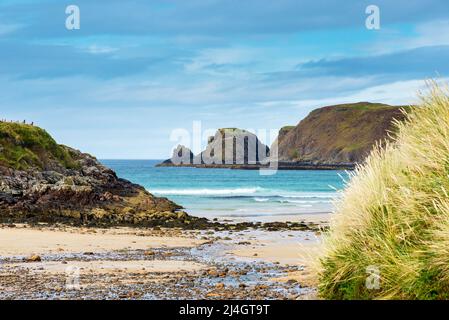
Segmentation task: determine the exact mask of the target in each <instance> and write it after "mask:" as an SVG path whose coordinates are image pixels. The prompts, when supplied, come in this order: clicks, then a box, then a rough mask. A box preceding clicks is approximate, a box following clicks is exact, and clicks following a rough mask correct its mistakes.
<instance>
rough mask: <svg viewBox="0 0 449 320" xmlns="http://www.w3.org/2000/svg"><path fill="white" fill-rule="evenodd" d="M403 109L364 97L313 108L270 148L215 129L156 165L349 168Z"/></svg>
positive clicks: (388, 132)
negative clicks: (203, 141) (196, 146)
mask: <svg viewBox="0 0 449 320" xmlns="http://www.w3.org/2000/svg"><path fill="white" fill-rule="evenodd" d="M407 108H408V107H404V106H390V105H387V104H381V103H370V102H358V103H353V104H341V105H334V106H327V107H323V108H319V109H316V110H314V111H312V112H311V113H310V114H309V115H308V116H307V117H306V118H304V119H303V120H302V121H300V122H299V123H298V124H297V125H296V126H285V127H283V128H281V129H280V130H279V135H278V138H277V139H276V141H275V142H274V143H273V144H272V146H271V149H269V148H268V147H267V146H265V145H264V144H263V143H261V142H260V141H259V139H258V138H257V136H255V135H254V134H252V133H250V132H248V131H246V130H242V129H235V128H233V129H219V130H218V131H217V133H216V134H215V136H213V137H210V138H209V141H208V145H207V147H206V149H205V150H204V151H203V152H201V153H200V154H198V155H196V156H195V155H194V154H193V153H192V151H191V150H190V149H189V148H188V147H186V146H183V145H179V146H178V147H177V148H176V149H175V150H174V151H173V155H172V157H171V158H170V159H168V160H166V161H164V162H163V163H161V164H159V166H186V167H198V168H231V169H259V168H264V167H268V166H269V165H270V163H271V164H273V163H276V167H277V168H278V169H280V170H313V169H319V170H336V169H353V168H354V167H355V166H356V164H357V163H360V162H362V161H363V160H364V159H365V158H366V157H367V156H368V154H369V153H370V150H371V149H372V148H373V146H374V145H375V144H376V143H382V142H383V141H385V140H391V139H392V137H393V136H394V131H395V126H394V122H395V121H402V120H403V119H404V118H405V114H404V112H403V110H404V109H407ZM248 141H252V143H251V142H248ZM225 155H228V156H226V157H225ZM205 159H207V160H205Z"/></svg>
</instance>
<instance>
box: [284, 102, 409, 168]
mask: <svg viewBox="0 0 449 320" xmlns="http://www.w3.org/2000/svg"><path fill="white" fill-rule="evenodd" d="M393 119H397V120H403V119H404V115H403V114H402V112H401V107H394V106H389V105H385V104H373V103H368V102H359V103H354V104H343V105H336V106H329V107H324V108H320V109H316V110H314V111H312V112H311V113H310V114H309V115H308V116H307V117H306V118H304V119H303V120H302V121H301V122H300V123H299V124H298V125H297V126H296V127H293V128H291V127H287V128H286V129H281V132H280V135H279V138H278V141H279V144H278V157H279V161H295V162H312V163H329V164H337V163H357V162H360V161H362V160H363V159H364V158H365V157H366V156H367V155H368V154H369V152H370V150H371V149H372V147H373V145H374V144H375V143H376V141H382V140H384V139H388V135H387V134H388V132H389V131H391V130H392V129H393V126H392V121H393Z"/></svg>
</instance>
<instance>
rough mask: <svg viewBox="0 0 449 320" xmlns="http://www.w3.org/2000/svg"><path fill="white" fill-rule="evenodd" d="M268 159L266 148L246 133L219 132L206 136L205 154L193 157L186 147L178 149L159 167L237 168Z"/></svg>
mask: <svg viewBox="0 0 449 320" xmlns="http://www.w3.org/2000/svg"><path fill="white" fill-rule="evenodd" d="M268 156H269V148H268V147H267V146H266V145H264V144H263V143H262V142H260V141H259V139H258V138H257V136H256V135H255V134H253V133H251V132H249V131H246V130H242V129H237V128H224V129H219V130H217V132H216V133H215V135H214V136H212V137H209V139H208V144H207V147H206V149H205V150H204V151H202V152H201V153H199V154H198V155H196V156H194V155H193V153H192V152H191V151H190V149H189V148H187V147H185V146H181V145H180V146H178V147H177V148H176V149H175V150H174V151H173V155H172V157H171V158H170V159H168V160H166V161H164V162H163V163H162V164H160V165H161V166H171V165H175V166H176V165H180V166H183V165H194V166H211V167H214V166H220V167H226V166H239V165H256V164H259V163H260V162H261V161H263V160H264V159H266V158H267V157H268Z"/></svg>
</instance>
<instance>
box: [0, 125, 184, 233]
mask: <svg viewBox="0 0 449 320" xmlns="http://www.w3.org/2000/svg"><path fill="white" fill-rule="evenodd" d="M178 209H180V207H179V206H178V205H176V204H175V203H173V202H171V201H169V200H167V199H165V198H157V197H154V196H153V195H151V194H150V193H148V192H147V191H146V190H145V189H144V188H143V187H141V186H139V185H136V184H133V183H131V182H129V181H127V180H124V179H120V178H118V177H117V176H116V174H115V172H114V171H112V170H110V169H109V168H106V167H105V166H103V165H102V164H100V163H99V162H98V161H97V160H96V159H95V158H94V157H92V156H91V155H89V154H85V153H81V152H80V151H77V150H74V149H72V148H69V147H66V146H63V145H58V144H57V143H56V142H55V141H54V140H53V139H52V138H51V136H50V135H48V133H47V132H45V131H44V130H42V129H40V128H38V127H35V126H31V125H25V124H18V123H6V122H0V221H3V222H72V223H82V224H92V225H111V224H130V225H147V226H153V225H167V226H172V225H173V226H178V225H182V224H183V223H184V222H185V220H189V219H190V218H191V217H189V216H187V215H186V214H185V213H184V212H178V211H177V210H178Z"/></svg>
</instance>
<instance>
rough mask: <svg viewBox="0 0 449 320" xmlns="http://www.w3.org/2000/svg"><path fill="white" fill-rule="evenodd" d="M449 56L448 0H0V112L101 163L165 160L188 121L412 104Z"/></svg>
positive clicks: (252, 119)
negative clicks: (370, 21)
mask: <svg viewBox="0 0 449 320" xmlns="http://www.w3.org/2000/svg"><path fill="white" fill-rule="evenodd" d="M71 4H74V5H77V6H78V7H79V8H80V13H81V28H80V30H71V31H69V30H67V29H66V28H65V20H66V17H67V15H66V14H65V8H66V7H67V6H68V5H71ZM371 4H374V5H377V6H378V7H379V8H380V18H381V28H380V30H368V29H366V28H365V19H366V17H367V15H366V14H365V8H366V7H367V6H368V5H371ZM448 57H449V2H448V1H447V0H440V1H438V0H428V1H424V0H422V1H418V0H416V1H405V0H395V1H388V0H382V1H380V0H374V1H373V0H370V1H347V0H346V1H343V0H340V1H335V0H334V1H332V0H331V1H329V0H327V1H323V0H313V1H302V0H276V1H272V0H239V1H236V0H164V1H162V0H150V1H149V0H133V1H123V0H120V1H119V0H108V1H103V0H99V1H98V0H97V1H91V0H72V1H70V2H66V1H61V0H53V1H49V0H47V1H46V0H42V1H31V0H27V1H25V0H14V1H11V0H0V61H1V63H0V87H1V88H2V90H1V94H0V117H1V118H8V119H14V120H23V119H26V120H28V121H34V122H35V123H37V124H38V125H40V126H42V127H44V128H45V129H47V131H49V132H50V133H51V134H52V135H53V136H54V137H55V138H56V139H57V140H58V142H60V143H64V144H67V145H70V146H73V147H75V148H78V149H80V150H82V151H85V152H89V153H92V154H94V155H96V156H97V157H99V158H127V159H131V158H157V159H162V158H166V157H168V155H169V153H170V150H171V148H172V147H173V145H174V144H176V142H174V141H170V133H171V132H172V130H173V129H176V128H185V129H187V130H191V129H192V122H193V121H202V127H203V128H204V129H206V128H211V129H212V128H220V127H241V128H247V129H249V128H252V129H266V130H269V129H278V128H280V127H282V126H284V125H291V124H296V123H298V122H299V121H300V120H301V119H302V118H303V117H305V116H306V115H307V114H308V112H310V111H311V110H312V109H314V108H317V107H320V106H326V105H331V104H337V103H348V102H357V101H373V102H384V103H391V104H407V103H414V102H415V101H416V100H417V91H418V90H421V89H423V88H424V80H426V79H429V78H435V77H439V78H440V79H441V80H442V81H447V78H446V77H448V74H449V63H448ZM268 142H269V141H268Z"/></svg>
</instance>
